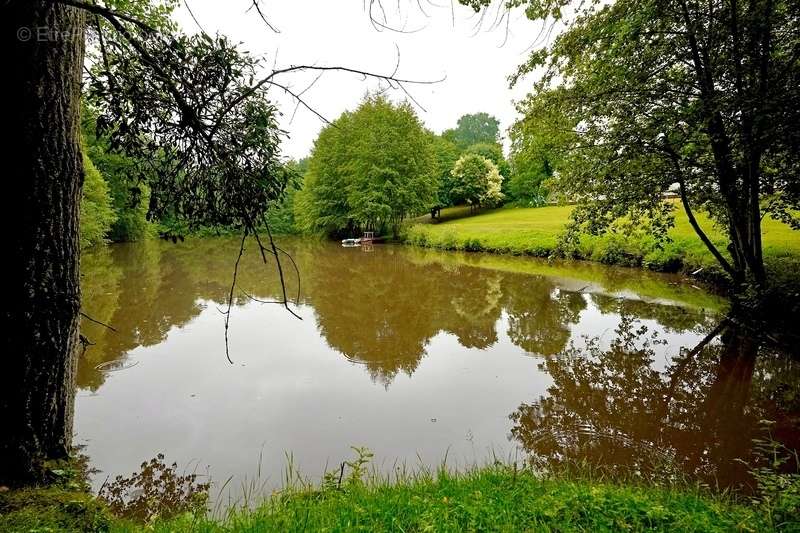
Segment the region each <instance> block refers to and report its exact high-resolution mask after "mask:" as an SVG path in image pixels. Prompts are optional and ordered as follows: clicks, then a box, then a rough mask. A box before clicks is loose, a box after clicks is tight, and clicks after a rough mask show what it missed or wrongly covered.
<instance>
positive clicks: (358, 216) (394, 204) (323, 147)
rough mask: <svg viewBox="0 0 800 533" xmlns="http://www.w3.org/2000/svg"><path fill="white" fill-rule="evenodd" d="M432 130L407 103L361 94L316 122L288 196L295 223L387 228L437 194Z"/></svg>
mask: <svg viewBox="0 0 800 533" xmlns="http://www.w3.org/2000/svg"><path fill="white" fill-rule="evenodd" d="M431 137H432V134H431V133H430V132H428V131H426V130H425V129H424V128H423V127H422V124H421V123H420V121H419V119H418V118H417V116H416V114H415V113H414V111H413V109H412V108H411V106H410V105H409V104H407V103H402V104H399V105H395V104H393V103H391V102H390V101H389V100H388V99H386V98H385V97H383V96H380V95H375V96H367V97H366V98H365V99H364V100H363V102H362V103H361V105H360V106H359V107H358V109H356V110H355V111H352V112H346V113H344V114H342V116H340V117H339V118H338V119H336V120H335V121H334V122H333V123H331V125H330V126H328V127H326V128H325V129H323V130H322V132H321V133H320V135H319V138H318V139H317V140H316V142H315V143H314V148H313V150H312V153H311V158H310V160H309V163H308V173H307V175H306V179H305V187H304V189H303V190H302V191H301V192H300V193H299V196H298V198H297V200H296V202H295V207H296V217H297V220H298V222H299V224H300V226H301V228H302V229H304V230H306V231H315V232H324V233H327V234H350V235H352V234H354V233H355V232H357V231H360V230H365V229H366V230H377V231H380V230H382V229H392V230H393V231H394V232H395V233H397V231H398V230H399V225H400V223H401V222H402V221H403V219H404V218H405V217H406V216H408V215H409V214H418V213H420V212H423V211H425V210H426V209H428V208H429V207H431V206H432V205H433V204H434V203H435V201H436V197H435V195H436V185H437V183H436V159H435V158H436V156H435V154H434V150H433V148H432V146H431Z"/></svg>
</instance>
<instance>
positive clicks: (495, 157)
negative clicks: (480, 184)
mask: <svg viewBox="0 0 800 533" xmlns="http://www.w3.org/2000/svg"><path fill="white" fill-rule="evenodd" d="M464 153H466V154H476V155H479V156H481V157H484V158H486V159H488V160H489V161H491V162H492V163H494V164H495V166H496V167H497V171H498V172H500V175H501V176H503V187H502V192H503V197H504V198H508V197H509V189H508V184H509V178H511V166H510V165H509V164H508V161H507V160H506V158H505V156H504V155H503V147H502V146H501V145H500V143H478V144H473V145H471V146H468V147H467V149H466V150H465V152H464Z"/></svg>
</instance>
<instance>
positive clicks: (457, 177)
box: [450, 154, 503, 206]
mask: <svg viewBox="0 0 800 533" xmlns="http://www.w3.org/2000/svg"><path fill="white" fill-rule="evenodd" d="M450 173H451V175H452V177H453V188H452V189H451V191H450V195H451V198H452V200H453V201H454V202H455V203H466V204H468V205H471V206H494V205H497V204H498V203H500V201H501V200H502V199H503V193H502V191H501V188H502V183H503V176H501V175H500V171H499V170H498V169H497V166H496V165H495V164H494V163H492V162H491V161H490V160H488V159H486V158H485V157H481V156H479V155H477V154H465V155H463V156H461V158H460V159H459V160H458V161H456V164H455V166H454V167H453V170H452V171H451V172H450Z"/></svg>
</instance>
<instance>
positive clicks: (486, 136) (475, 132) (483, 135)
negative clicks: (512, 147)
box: [442, 112, 500, 150]
mask: <svg viewBox="0 0 800 533" xmlns="http://www.w3.org/2000/svg"><path fill="white" fill-rule="evenodd" d="M442 136H443V137H444V138H445V139H447V140H449V141H450V142H452V143H454V144H455V145H456V146H458V147H459V149H461V150H465V149H466V148H467V147H469V146H471V145H473V144H479V143H488V144H496V143H499V142H500V121H499V120H497V119H496V118H495V117H493V116H492V115H490V114H488V113H483V112H481V113H474V114H471V115H464V116H462V117H461V118H459V119H458V125H457V126H456V127H455V129H450V130H446V131H445V132H443V133H442Z"/></svg>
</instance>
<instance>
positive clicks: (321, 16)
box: [178, 0, 541, 158]
mask: <svg viewBox="0 0 800 533" xmlns="http://www.w3.org/2000/svg"><path fill="white" fill-rule="evenodd" d="M187 1H188V2H189V7H191V10H192V13H194V15H195V17H196V18H197V21H198V22H199V23H200V25H201V26H202V27H203V29H204V30H205V31H207V32H208V33H212V34H213V33H217V32H219V33H222V34H225V35H227V36H229V37H230V38H231V39H232V40H234V41H241V42H242V43H243V46H244V48H246V49H247V50H249V51H250V52H252V53H254V54H257V55H261V56H263V57H264V60H265V64H266V66H267V67H269V68H272V66H273V65H276V66H277V67H278V68H280V67H286V66H289V65H298V64H313V65H318V66H346V67H352V68H357V69H360V70H365V71H372V72H376V73H380V74H390V73H391V72H392V71H393V70H394V67H395V65H396V63H397V50H398V49H399V51H400V68H399V70H398V72H397V77H398V78H406V79H413V80H438V79H441V78H446V79H445V80H444V81H442V82H441V83H437V84H434V85H407V88H408V89H409V91H410V92H411V94H412V96H413V97H414V98H415V99H416V100H417V101H418V102H419V104H420V105H421V106H422V107H423V108H424V109H425V110H424V111H423V110H422V109H419V108H417V114H418V115H419V117H420V118H421V119H422V121H423V122H424V123H425V125H426V126H427V127H428V128H430V129H431V130H433V131H435V132H437V133H440V132H441V131H442V130H445V129H447V128H451V127H454V126H455V124H456V121H457V120H458V118H459V117H460V116H461V115H464V114H466V113H475V112H479V111H485V112H487V113H490V114H492V115H494V116H496V117H497V118H498V119H499V120H500V125H501V130H502V132H503V134H504V133H505V129H506V128H507V127H508V126H509V125H511V124H512V123H513V121H514V119H515V116H516V112H515V111H514V105H513V100H514V99H520V98H522V97H523V96H524V95H525V94H526V93H527V92H528V90H529V89H530V85H531V83H530V81H528V82H526V83H524V84H521V85H520V86H518V87H516V88H515V89H513V90H510V89H509V88H508V82H507V77H508V76H509V75H510V74H511V73H512V72H514V70H515V69H516V67H517V66H518V65H519V64H520V63H522V62H523V61H524V60H525V58H526V57H527V55H528V50H529V48H530V46H531V45H532V44H533V42H534V41H535V39H536V37H537V35H538V34H539V31H540V28H541V26H540V23H534V22H531V21H528V20H527V19H525V18H524V16H523V14H522V12H521V11H520V10H517V11H516V12H514V13H513V14H512V17H511V20H510V23H509V26H508V28H509V31H508V38H507V39H506V31H505V24H503V27H501V28H494V29H492V28H491V26H492V22H493V21H494V16H495V13H494V12H489V13H487V15H486V17H485V19H484V23H483V28H482V29H481V30H480V31H478V32H477V33H476V31H475V25H476V23H477V21H478V18H477V17H476V16H475V15H474V14H473V12H472V10H471V9H469V8H467V7H464V6H461V5H458V4H457V3H455V2H454V5H453V6H452V7H453V13H452V14H451V5H450V4H449V3H448V0H437V2H436V3H437V4H441V7H436V6H435V5H432V4H430V3H429V2H428V1H426V0H423V1H421V2H419V4H421V5H422V7H423V9H424V12H423V11H422V10H420V8H419V7H418V3H417V2H416V0H399V5H400V7H401V12H400V13H398V12H397V5H398V2H397V1H396V0H385V1H384V5H385V6H386V10H387V12H386V16H387V18H388V22H389V24H390V25H392V26H393V27H398V28H400V27H405V28H406V30H411V31H413V30H419V31H415V32H414V33H397V32H392V31H388V30H383V31H378V30H376V29H375V27H374V26H373V25H372V23H371V22H370V17H369V14H368V13H367V11H366V9H365V7H364V3H363V0H263V1H262V4H263V11H264V13H265V15H266V16H267V19H268V21H269V22H270V23H271V24H272V25H273V26H275V27H276V28H277V29H278V30H279V31H280V33H274V32H272V31H270V30H269V29H268V28H267V27H266V25H265V24H264V23H263V22H262V21H261V19H260V18H259V17H258V15H257V14H256V13H255V12H254V11H251V12H249V13H247V12H246V11H247V9H248V7H249V5H250V1H249V0H225V1H220V0H187ZM367 3H369V2H367ZM373 14H374V16H375V17H377V18H379V20H380V21H381V22H382V20H383V18H382V14H381V13H380V12H379V10H376V11H374V12H373ZM426 14H427V17H426ZM178 19H179V22H180V23H181V25H182V26H183V28H184V30H185V31H187V32H190V33H193V32H196V31H198V26H197V24H196V23H195V22H194V21H193V20H192V17H191V15H190V14H189V12H188V11H187V9H186V8H185V7H182V8H181V9H180V10H179V13H178ZM504 41H505V43H504ZM315 77H316V74H287V75H285V76H283V77H281V82H282V83H284V84H288V85H290V86H291V87H292V89H293V90H294V91H297V92H299V91H302V90H303V89H305V88H306V87H307V86H308V85H309V84H310V83H311V82H312V81H313V80H314V78H315ZM380 85H381V84H380V83H379V82H377V81H375V80H364V79H363V78H361V77H359V76H357V75H353V74H348V73H339V72H330V73H326V74H325V75H324V76H323V77H322V78H321V79H319V80H318V81H317V82H316V83H315V84H314V85H313V87H311V88H310V89H309V90H308V91H307V92H306V93H305V94H304V95H303V99H304V100H306V101H307V102H308V103H309V104H310V105H311V106H313V107H314V109H316V110H317V111H319V112H320V113H321V114H322V115H323V116H324V117H326V118H328V119H330V120H333V119H335V118H336V117H337V116H339V114H341V113H342V112H343V111H345V110H347V109H353V108H355V107H356V106H357V105H358V102H359V101H360V100H361V98H362V97H363V96H364V94H365V92H366V91H368V90H375V89H377V88H379V87H380ZM271 93H272V95H273V96H272V97H273V99H274V100H275V101H276V102H278V104H279V107H280V109H281V111H282V112H283V114H284V116H283V119H282V126H283V128H284V129H285V130H287V131H288V132H289V138H288V139H286V141H285V142H284V153H285V154H286V155H287V156H289V157H293V158H300V157H304V156H306V155H308V153H309V151H310V150H311V147H312V145H313V142H314V139H316V137H317V135H318V133H319V131H320V129H321V128H322V127H323V126H324V123H323V122H321V120H320V119H319V118H318V117H316V116H315V115H314V114H313V113H311V112H310V111H307V110H306V109H303V108H302V107H301V108H299V109H297V112H296V113H294V110H295V105H296V104H295V101H294V100H292V99H291V97H288V96H287V95H284V94H281V91H280V89H273V90H271ZM392 98H393V99H395V100H400V99H403V98H405V95H403V94H402V92H399V93H394V96H392ZM293 115H294V116H293Z"/></svg>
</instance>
